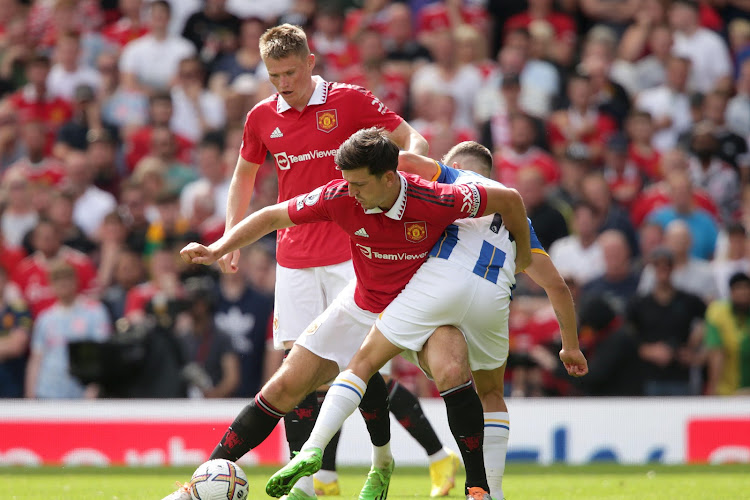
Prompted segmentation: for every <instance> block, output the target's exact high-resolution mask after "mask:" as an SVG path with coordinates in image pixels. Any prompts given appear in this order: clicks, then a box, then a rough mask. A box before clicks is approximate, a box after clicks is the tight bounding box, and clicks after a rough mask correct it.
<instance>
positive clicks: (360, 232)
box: [354, 227, 370, 238]
mask: <svg viewBox="0 0 750 500" xmlns="http://www.w3.org/2000/svg"><path fill="white" fill-rule="evenodd" d="M354 236H361V237H363V238H369V237H370V235H369V234H367V231H365V228H363V227H361V228H359V229H357V230H356V231H355V232H354Z"/></svg>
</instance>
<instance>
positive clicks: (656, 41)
mask: <svg viewBox="0 0 750 500" xmlns="http://www.w3.org/2000/svg"><path fill="white" fill-rule="evenodd" d="M651 3H654V2H651ZM672 41H673V40H672V31H671V30H670V29H669V26H667V25H666V24H660V25H657V26H654V27H653V28H652V29H651V32H650V34H649V35H648V47H647V48H648V51H649V55H647V56H646V57H643V58H642V59H640V60H639V61H638V62H637V63H636V64H635V83H636V88H637V91H638V92H642V91H644V90H646V89H651V88H654V87H659V86H661V85H664V84H665V83H666V81H667V74H666V67H667V65H668V64H669V58H670V55H671V53H672ZM639 55H640V54H639Z"/></svg>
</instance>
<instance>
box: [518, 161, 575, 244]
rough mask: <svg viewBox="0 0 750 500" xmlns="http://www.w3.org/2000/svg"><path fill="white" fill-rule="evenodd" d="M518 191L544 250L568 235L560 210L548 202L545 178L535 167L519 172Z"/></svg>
mask: <svg viewBox="0 0 750 500" xmlns="http://www.w3.org/2000/svg"><path fill="white" fill-rule="evenodd" d="M516 189H518V192H519V193H521V196H522V197H523V200H524V203H525V204H526V212H527V213H528V216H529V218H530V219H531V222H532V223H533V224H534V229H536V234H537V236H538V237H539V241H540V242H541V244H542V247H544V248H550V247H551V246H552V244H553V243H554V242H555V241H557V240H559V239H560V238H563V237H565V236H567V235H568V227H567V224H566V223H565V218H564V217H563V215H562V213H560V210H558V209H557V208H556V207H555V206H554V205H553V204H552V203H551V202H550V201H548V200H547V196H546V186H545V181H544V176H543V175H542V173H541V171H539V169H538V168H536V167H535V166H528V167H524V168H522V169H521V170H520V171H519V172H518V184H517V185H516Z"/></svg>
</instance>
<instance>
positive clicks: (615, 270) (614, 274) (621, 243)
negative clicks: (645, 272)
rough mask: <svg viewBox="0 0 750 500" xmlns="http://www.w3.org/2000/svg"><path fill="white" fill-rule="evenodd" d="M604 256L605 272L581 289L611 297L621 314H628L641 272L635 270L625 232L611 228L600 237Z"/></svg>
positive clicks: (592, 295)
mask: <svg viewBox="0 0 750 500" xmlns="http://www.w3.org/2000/svg"><path fill="white" fill-rule="evenodd" d="M597 241H598V243H599V247H601V249H602V255H603V257H604V274H602V275H601V276H599V277H598V278H594V279H593V280H591V281H589V282H588V283H586V284H585V285H584V286H583V288H582V290H581V293H582V294H583V297H584V299H585V298H586V297H602V298H604V299H606V300H607V302H608V303H609V305H610V306H611V307H612V308H613V309H614V312H615V314H616V315H617V316H620V317H622V316H623V315H624V314H625V308H626V306H627V303H628V301H629V300H630V299H631V298H632V297H633V296H634V295H635V292H636V290H637V289H638V279H639V275H638V273H635V272H633V270H632V261H631V253H630V247H629V246H628V240H627V239H626V238H625V236H624V235H623V234H622V233H621V232H619V231H617V230H615V229H608V230H606V231H604V232H603V233H602V234H600V235H599V238H597Z"/></svg>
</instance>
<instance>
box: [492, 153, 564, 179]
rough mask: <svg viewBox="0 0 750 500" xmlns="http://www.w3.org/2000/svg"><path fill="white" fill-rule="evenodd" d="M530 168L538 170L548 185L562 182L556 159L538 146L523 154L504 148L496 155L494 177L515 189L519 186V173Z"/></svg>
mask: <svg viewBox="0 0 750 500" xmlns="http://www.w3.org/2000/svg"><path fill="white" fill-rule="evenodd" d="M528 166H532V167H535V168H537V169H538V170H539V171H540V172H541V173H542V175H543V176H544V180H545V181H546V182H547V184H557V182H558V181H559V180H560V169H559V168H558V166H557V162H556V161H555V159H554V158H553V157H552V156H551V155H549V154H548V153H547V152H546V151H544V150H543V149H541V148H538V147H536V146H532V147H531V148H530V149H529V150H528V151H526V152H525V153H523V154H519V153H516V152H515V151H513V150H512V149H511V148H503V149H502V150H501V151H500V153H499V154H495V174H494V177H495V179H497V180H498V181H500V182H502V183H503V184H505V185H506V186H508V187H515V186H516V185H518V171H519V170H521V169H522V168H523V167H528Z"/></svg>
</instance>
